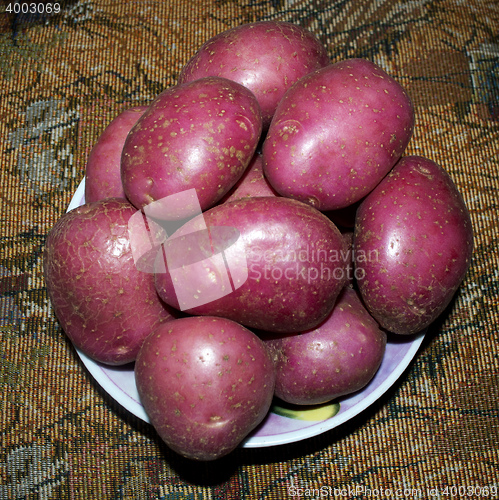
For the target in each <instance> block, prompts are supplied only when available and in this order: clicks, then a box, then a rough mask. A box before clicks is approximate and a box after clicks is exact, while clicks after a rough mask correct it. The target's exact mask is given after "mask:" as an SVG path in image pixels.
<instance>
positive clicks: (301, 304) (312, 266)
mask: <svg viewBox="0 0 499 500" xmlns="http://www.w3.org/2000/svg"><path fill="white" fill-rule="evenodd" d="M193 221H194V223H193V224H192V226H191V224H188V225H187V226H188V227H187V229H185V228H181V230H179V232H178V233H175V234H173V235H172V236H171V237H170V238H169V240H167V241H166V243H165V244H164V245H163V249H162V250H163V251H162V253H160V254H159V255H158V261H157V266H156V275H155V283H156V288H157V290H158V293H159V295H160V297H161V298H162V299H163V300H164V301H165V302H166V303H167V304H169V305H171V306H173V307H175V308H179V309H181V310H183V311H185V312H187V313H189V314H193V315H210V316H223V317H226V318H230V319H232V320H234V321H237V322H239V323H241V324H243V325H246V326H248V327H250V328H259V329H263V330H268V331H293V332H297V331H301V330H304V329H307V328H312V327H314V326H316V325H317V324H318V323H319V322H320V321H322V320H323V319H324V318H325V317H326V316H327V314H328V313H329V311H330V310H331V309H332V307H333V305H334V302H335V300H336V297H337V296H338V294H339V293H340V291H341V289H342V287H343V286H344V284H345V283H346V280H347V270H346V255H347V253H348V252H347V246H346V243H345V241H344V239H343V237H342V235H341V233H340V232H339V230H338V228H337V227H336V226H335V225H334V224H333V223H332V222H331V221H330V220H329V219H328V218H327V217H326V216H325V215H324V214H322V213H321V212H319V211H318V210H316V209H314V208H312V207H310V206H308V205H306V204H304V203H301V202H299V201H296V200H291V199H288V198H281V197H256V198H244V199H241V200H236V201H232V202H227V203H224V204H222V205H218V206H216V207H213V208H212V209H210V210H208V211H207V212H205V213H204V214H203V217H202V218H198V219H193ZM199 222H201V223H202V224H199ZM203 224H206V227H207V230H206V231H209V234H208V233H207V232H205V231H203ZM212 256H213V257H212ZM165 257H166V264H165ZM194 263H195V264H194ZM198 304H199V305H198Z"/></svg>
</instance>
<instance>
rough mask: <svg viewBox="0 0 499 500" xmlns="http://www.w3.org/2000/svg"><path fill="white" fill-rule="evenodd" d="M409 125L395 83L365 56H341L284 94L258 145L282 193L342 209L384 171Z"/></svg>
mask: <svg viewBox="0 0 499 500" xmlns="http://www.w3.org/2000/svg"><path fill="white" fill-rule="evenodd" d="M413 127H414V110H413V106H412V103H411V100H410V99H409V96H408V95H407V93H406V92H405V91H404V89H403V88H402V87H401V85H400V84H399V83H398V82H397V81H395V80H394V79H393V78H392V77H391V76H389V75H388V74H387V73H385V72H384V71H383V70H382V69H381V68H380V67H378V66H377V65H376V64H374V63H372V62H370V61H367V60H364V59H347V60H344V61H341V62H338V63H336V64H331V65H329V66H326V67H325V68H322V69H319V70H317V71H314V72H313V73H310V74H309V75H307V76H304V77H303V78H301V79H300V80H299V81H298V82H296V83H295V84H294V85H293V86H292V87H291V88H290V89H289V90H288V91H287V92H286V94H285V95H284V97H283V98H282V100H281V102H280V103H279V106H278V108H277V110H276V112H275V115H274V118H273V120H272V124H271V126H270V128H269V131H268V134H267V137H266V138H265V142H264V143H263V147H262V152H263V163H264V167H263V169H264V173H265V176H266V177H267V179H268V180H269V182H270V184H271V185H272V186H273V187H274V189H275V190H276V191H277V192H278V193H280V194H281V195H282V196H287V197H290V198H295V199H297V200H300V201H303V202H305V203H308V204H310V205H312V206H314V207H315V208H317V209H319V210H321V211H327V210H337V209H340V208H344V207H347V206H349V205H352V204H353V203H355V202H356V201H358V200H360V199H361V198H362V197H364V196H365V195H367V194H368V193H369V192H370V191H372V189H373V188H374V187H375V186H376V185H377V184H378V183H379V182H380V181H381V179H382V178H383V177H384V176H385V175H386V174H387V173H388V172H389V171H390V169H391V168H392V167H393V166H394V165H395V163H396V162H397V160H398V159H399V158H400V156H401V155H402V153H403V152H404V150H405V148H406V146H407V144H408V142H409V140H410V137H411V135H412V131H413Z"/></svg>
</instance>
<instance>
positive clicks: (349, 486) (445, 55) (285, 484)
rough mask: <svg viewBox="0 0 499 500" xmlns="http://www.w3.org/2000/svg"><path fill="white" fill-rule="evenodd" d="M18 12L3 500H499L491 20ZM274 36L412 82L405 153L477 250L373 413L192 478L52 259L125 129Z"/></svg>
mask: <svg viewBox="0 0 499 500" xmlns="http://www.w3.org/2000/svg"><path fill="white" fill-rule="evenodd" d="M14 3H21V2H10V3H9V2H8V0H6V1H5V2H4V3H3V4H2V6H1V7H0V79H1V80H0V82H1V84H0V92H1V94H0V206H1V223H0V312H1V318H0V338H1V341H0V433H1V438H0V439H1V440H0V445H1V446H0V499H1V500H21V499H23V500H24V499H30V500H31V499H33V500H34V499H37V500H42V499H43V500H51V499H59V498H60V499H82V500H98V499H113V500H122V499H127V500H152V499H162V500H167V499H168V500H173V499H175V500H177V499H189V500H201V499H203V500H208V499H210V500H211V499H213V500H214V499H227V500H229V499H230V500H232V499H233V500H236V499H237V500H247V499H261V500H264V499H265V500H267V499H269V500H270V499H283V498H348V499H353V498H359V499H363V498H382V499H386V498H390V497H392V498H393V497H395V494H396V491H397V492H398V493H399V494H400V496H399V498H449V497H450V496H451V495H452V494H454V498H456V497H458V498H459V497H461V498H463V497H467V498H478V497H479V496H480V494H481V496H488V497H490V498H494V495H493V493H494V490H493V488H494V487H495V488H496V490H495V491H496V494H495V497H496V498H497V497H498V494H497V488H498V487H499V473H498V470H499V454H498V447H499V424H498V401H499V371H498V368H499V359H498V358H499V339H498V335H497V324H498V322H499V311H498V295H499V294H498V287H499V275H498V269H499V262H498V255H497V247H498V236H499V233H498V213H497V192H498V190H499V175H498V172H499V4H498V3H497V1H496V0H468V1H466V2H463V1H461V0H414V1H411V2H406V1H400V0H327V1H326V0H245V1H244V0H200V1H196V2H188V1H174V0H144V1H125V2H122V1H115V0H67V1H64V0H63V1H61V2H59V4H58V5H59V6H60V12H59V13H52V14H50V15H49V14H40V13H29V12H28V13H24V14H23V13H22V10H21V11H20V12H19V13H17V14H16V13H15V11H13V10H12V9H11V10H12V11H10V12H9V11H8V10H7V7H8V6H9V5H11V6H13V5H14ZM40 3H43V4H47V3H48V2H40V1H39V2H38V3H37V4H36V5H39V4H40ZM270 19H272V20H285V21H291V22H294V23H296V24H299V25H301V26H303V27H305V28H307V29H309V30H311V31H312V32H314V33H315V34H316V35H317V36H318V37H319V39H320V40H321V42H322V43H323V44H324V45H325V46H326V47H327V49H328V52H329V55H330V58H331V60H332V61H333V62H335V61H339V60H341V59H344V58H347V57H364V58H367V59H370V60H372V61H374V62H376V63H377V64H379V65H381V66H382V67H383V68H384V69H385V70H386V71H387V72H389V73H390V74H391V75H393V76H394V77H395V78H396V79H398V80H399V81H400V83H401V84H402V85H403V86H404V87H405V88H406V89H407V91H408V93H409V94H410V96H411V98H412V100H413V102H414V104H415V107H416V128H415V132H414V136H413V138H412V140H411V142H410V144H409V147H408V150H407V153H412V154H419V155H423V156H427V157H429V158H431V159H433V160H435V161H436V162H437V163H439V164H440V165H442V166H443V167H444V168H445V169H446V170H447V171H448V172H449V174H450V175H451V176H452V178H453V180H454V181H455V183H456V185H457V186H458V188H459V189H460V191H461V192H462V194H463V197H464V199H465V201H466V203H467V206H468V207H469V210H470V213H471V217H472V222H473V226H474V231H475V248H476V249H475V253H474V257H473V261H472V265H471V268H470V270H469V272H468V274H467V276H466V278H465V280H464V282H463V284H462V286H461V288H460V289H459V291H458V293H457V294H456V297H455V299H454V300H453V301H452V303H451V305H450V306H449V307H448V309H447V310H446V312H445V313H444V314H443V315H442V317H441V318H439V319H438V320H437V321H436V322H435V324H434V325H432V327H431V328H430V330H429V332H428V334H427V336H426V338H425V340H424V342H423V345H422V347H421V349H420V351H419V352H418V354H417V356H416V357H415V359H414V361H413V362H412V363H411V365H410V366H409V368H408V369H407V370H406V371H405V372H404V373H403V375H402V376H401V377H400V379H399V380H398V381H397V383H396V384H395V385H394V386H393V387H392V388H391V389H390V390H389V391H388V392H387V393H386V394H385V395H383V396H382V397H381V398H380V399H379V400H378V401H376V402H375V403H374V404H373V405H371V406H370V407H369V408H368V409H366V410H365V411H364V412H362V413H361V414H360V415H358V416H356V417H355V418H353V419H351V420H349V421H348V422H346V423H344V424H343V425H341V426H339V427H337V428H335V429H333V430H331V431H328V432H326V433H324V434H321V435H319V436H317V437H314V438H311V439H307V440H306V441H303V442H298V443H293V444H288V445H283V446H277V447H270V448H262V449H238V450H236V451H235V452H234V453H232V454H231V455H229V456H228V457H226V458H224V459H221V460H219V461H216V462H210V463H192V462H190V461H188V460H184V459H181V458H179V457H178V456H177V455H175V454H174V453H172V452H171V451H170V450H169V449H168V448H167V447H166V446H165V445H164V444H163V443H162V442H161V440H160V439H159V438H158V437H157V435H156V434H155V432H154V430H153V429H152V428H151V427H150V426H149V425H148V424H145V423H144V422H142V421H141V420H140V419H138V418H135V417H133V416H132V415H131V414H129V413H128V412H127V411H126V410H124V409H123V408H121V406H120V405H119V404H117V403H116V402H114V400H113V399H112V398H110V397H109V396H108V395H107V394H106V392H105V391H104V390H102V389H101V388H100V387H99V385H98V384H96V383H95V381H94V380H93V378H92V376H91V375H90V374H89V373H88V371H87V370H86V368H85V367H84V365H83V364H82V363H81V361H80V360H79V358H78V356H77V354H76V352H75V350H74V348H73V347H72V345H71V343H70V342H69V341H68V340H67V338H66V336H65V334H64V332H63V331H62V330H61V328H60V326H59V324H58V322H57V320H56V318H55V316H54V314H53V311H52V309H51V307H50V304H49V301H48V297H47V293H46V289H45V285H44V278H43V271H42V250H43V246H44V242H45V238H46V235H47V233H48V231H49V230H50V229H51V227H52V226H53V225H54V223H55V222H56V220H58V218H59V217H60V216H61V215H62V214H63V213H64V212H65V211H66V209H67V206H68V204H69V202H70V200H71V198H72V195H73V193H74V192H75V190H76V188H77V186H78V185H79V183H80V182H81V180H82V179H83V177H84V174H85V164H86V159H87V156H88V154H89V151H90V149H91V147H92V146H93V144H94V143H95V141H96V139H97V138H98V136H99V134H100V133H101V132H102V131H103V130H104V128H105V126H106V125H107V124H108V123H109V122H110V121H111V120H112V118H114V117H115V116H116V115H117V114H118V113H119V112H120V111H122V110H124V109H125V108H127V107H130V106H133V105H137V104H147V103H148V102H150V100H151V99H153V98H154V97H155V96H156V95H157V94H158V93H159V92H160V91H161V90H163V89H165V88H166V87H168V86H171V85H173V84H174V83H175V81H176V78H177V76H178V74H179V71H180V70H181V68H182V66H183V65H184V64H185V63H186V62H187V60H188V59H189V58H190V57H191V56H192V55H193V53H194V52H195V50H196V49H197V48H198V47H199V46H200V45H201V44H202V43H203V42H204V41H205V40H207V39H208V38H210V37H211V36H213V35H215V34H217V33H219V32H221V31H224V30H225V29H228V28H230V27H233V26H237V25H239V24H242V23H245V22H250V21H256V20H270ZM445 488H447V490H445ZM473 488H474V489H473ZM485 488H489V489H488V490H487V489H485ZM446 492H447V494H448V495H447V496H445V493H446ZM487 493H488V494H487ZM458 495H461V496H458Z"/></svg>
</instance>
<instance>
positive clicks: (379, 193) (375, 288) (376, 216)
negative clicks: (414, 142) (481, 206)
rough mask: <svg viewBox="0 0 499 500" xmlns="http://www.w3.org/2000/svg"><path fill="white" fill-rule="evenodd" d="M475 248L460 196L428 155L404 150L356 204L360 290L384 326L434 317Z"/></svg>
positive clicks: (407, 328)
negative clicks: (378, 181)
mask: <svg viewBox="0 0 499 500" xmlns="http://www.w3.org/2000/svg"><path fill="white" fill-rule="evenodd" d="M472 252H473V230H472V225H471V220H470V216H469V212H468V210H467V208H466V205H465V203H464V200H463V198H462V196H461V194H460V193H459V191H458V190H457V188H456V186H455V184H454V183H453V181H452V179H451V178H450V176H449V175H448V174H447V172H446V171H445V170H444V169H443V168H442V167H440V166H439V165H437V164H436V163H435V162H433V161H431V160H429V159H428V158H422V157H419V156H407V157H404V158H402V159H401V160H400V161H399V162H398V163H397V165H396V166H395V167H394V169H393V170H392V171H391V172H390V174H389V175H387V176H386V178H385V179H383V181H382V182H381V183H380V184H379V185H378V186H377V187H376V189H375V190H374V191H373V192H372V193H370V194H369V195H368V196H367V197H366V199H365V200H364V201H363V202H362V203H361V205H360V207H359V208H358V210H357V219H356V223H355V230H354V258H355V267H356V274H357V275H359V276H362V279H359V280H358V284H359V290H360V292H361V294H362V298H363V300H364V302H365V304H366V305H367V308H368V309H369V311H370V312H371V314H372V315H373V316H374V318H375V319H376V320H377V321H378V322H379V323H380V325H381V326H383V327H384V328H386V329H387V330H389V331H392V332H395V333H399V334H412V333H416V332H418V331H420V330H423V329H424V328H426V327H427V326H429V325H430V324H431V323H432V322H433V321H435V319H436V318H437V317H438V316H439V315H440V314H441V313H442V312H443V311H444V309H445V308H446V307H447V305H448V304H449V302H450V301H451V299H452V297H453V296H454V294H455V292H456V291H457V289H458V287H459V285H460V284H461V282H462V280H463V279H464V276H465V274H466V272H467V270H468V267H469V265H470V262H471V257H472Z"/></svg>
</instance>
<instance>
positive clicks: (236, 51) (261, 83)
mask: <svg viewBox="0 0 499 500" xmlns="http://www.w3.org/2000/svg"><path fill="white" fill-rule="evenodd" d="M329 62H330V60H329V57H328V54H327V51H326V48H325V47H324V46H323V45H322V44H321V43H320V41H319V40H318V39H317V38H316V37H315V35H314V34H313V33H311V32H310V31H308V30H306V29H304V28H302V27H300V26H297V25H294V24H291V23H287V22H283V21H257V22H253V23H248V24H243V25H241V26H237V27H235V28H232V29H229V30H227V31H224V32H223V33H220V34H218V35H216V36H214V37H213V38H211V39H210V40H208V41H206V42H205V43H204V44H203V45H202V46H201V47H200V48H199V50H198V51H197V52H196V54H195V55H194V56H193V57H192V58H191V60H190V61H188V63H187V64H186V65H185V67H184V68H183V69H182V71H181V73H180V76H179V79H178V82H179V83H185V82H189V81H192V80H196V79H198V78H202V77H205V76H222V77H225V78H229V79H231V80H234V81H236V82H238V83H240V84H241V85H244V86H245V87H247V88H248V89H250V90H251V91H252V92H253V93H254V94H255V96H256V98H257V99H258V102H259V103H260V107H261V109H262V117H263V128H264V129H265V130H266V129H267V128H268V126H269V124H270V121H271V119H272V116H273V114H274V112H275V109H276V107H277V104H278V103H279V101H280V100H281V98H282V96H283V95H284V93H285V91H286V90H287V89H288V88H289V87H290V86H291V85H292V84H293V83H294V82H296V81H297V80H299V79H300V78H301V77H302V76H305V75H306V74H308V73H310V72H311V71H314V70H316V69H319V68H322V67H324V66H326V65H327V64H329Z"/></svg>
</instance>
